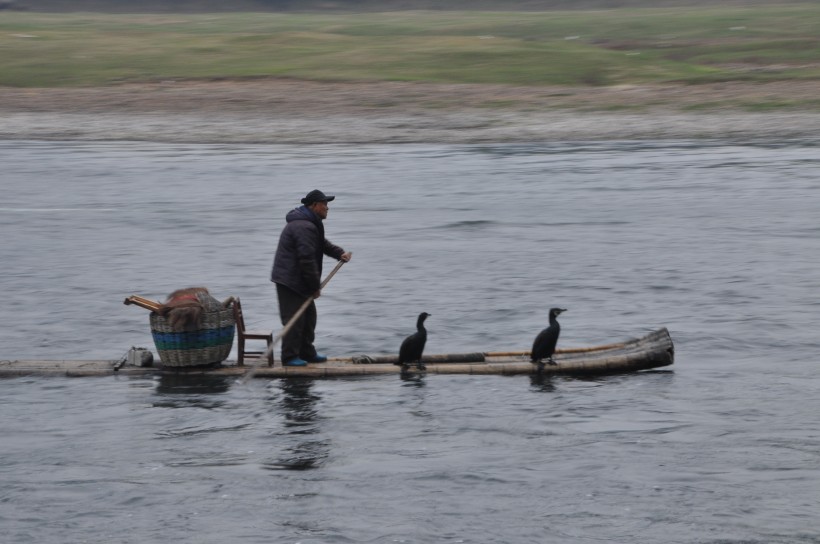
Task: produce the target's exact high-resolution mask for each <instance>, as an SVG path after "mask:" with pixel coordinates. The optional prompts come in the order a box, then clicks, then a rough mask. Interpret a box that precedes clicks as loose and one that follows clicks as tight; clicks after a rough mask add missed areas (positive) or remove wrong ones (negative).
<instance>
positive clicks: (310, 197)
mask: <svg viewBox="0 0 820 544" xmlns="http://www.w3.org/2000/svg"><path fill="white" fill-rule="evenodd" d="M334 198H336V197H335V196H334V195H326V194H324V193H323V192H322V191H320V190H319V189H314V190H312V191H311V192H309V193H308V194H307V196H306V197H305V198H303V199H302V204H304V205H305V206H310V205H311V204H313V203H314V202H330V201H331V200H333V199H334Z"/></svg>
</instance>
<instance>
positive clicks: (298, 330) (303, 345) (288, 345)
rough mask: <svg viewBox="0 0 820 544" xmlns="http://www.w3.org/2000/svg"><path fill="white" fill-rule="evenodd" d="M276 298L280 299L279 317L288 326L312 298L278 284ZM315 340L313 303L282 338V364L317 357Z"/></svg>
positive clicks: (314, 305)
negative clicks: (303, 305)
mask: <svg viewBox="0 0 820 544" xmlns="http://www.w3.org/2000/svg"><path fill="white" fill-rule="evenodd" d="M276 296H277V297H278V298H279V317H280V318H281V320H282V325H286V324H287V323H288V321H290V319H291V318H292V317H293V316H294V315H296V312H297V311H298V310H299V308H301V307H302V304H304V303H305V301H306V300H308V298H310V297H306V296H304V295H300V294H299V293H297V292H296V291H294V290H292V289H289V288H287V287H285V286H284V285H280V284H278V283H277V284H276ZM315 338H316V304H315V303H314V302H313V301H311V303H310V305H308V307H307V310H305V312H304V313H303V314H302V316H301V317H299V319H297V320H296V323H294V324H293V327H292V328H291V329H290V331H288V333H287V334H286V335H285V336H283V337H282V362H283V363H286V362H288V361H290V360H291V359H295V358H297V357H299V358H300V359H304V360H306V361H307V360H310V359H313V358H314V357H316V348H315V347H314V346H313V341H314V339H315Z"/></svg>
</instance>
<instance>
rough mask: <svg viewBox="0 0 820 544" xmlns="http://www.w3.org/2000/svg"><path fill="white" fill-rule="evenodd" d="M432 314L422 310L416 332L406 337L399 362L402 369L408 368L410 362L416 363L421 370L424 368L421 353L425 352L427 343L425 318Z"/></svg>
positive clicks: (400, 350)
mask: <svg viewBox="0 0 820 544" xmlns="http://www.w3.org/2000/svg"><path fill="white" fill-rule="evenodd" d="M429 316H430V314H428V313H427V312H421V313H420V314H419V319H418V321H416V332H415V333H414V334H411V335H410V336H408V337H407V338H405V339H404V342H402V343H401V347H400V348H399V362H398V363H396V364H397V365H401V367H402V370H406V369H407V366H408V365H409V364H410V363H415V364H416V367H417V368H418V369H419V370H424V365H423V364H422V362H421V355H422V353H424V344H426V343H427V329H425V328H424V320H425V319H427V318H428V317H429Z"/></svg>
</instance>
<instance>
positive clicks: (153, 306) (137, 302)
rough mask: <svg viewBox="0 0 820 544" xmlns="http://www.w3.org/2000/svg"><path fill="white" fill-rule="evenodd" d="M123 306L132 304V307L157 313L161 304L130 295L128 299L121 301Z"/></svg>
mask: <svg viewBox="0 0 820 544" xmlns="http://www.w3.org/2000/svg"><path fill="white" fill-rule="evenodd" d="M123 304H133V305H134V306H139V307H140V308H145V309H146V310H151V311H152V312H156V311H159V309H160V308H162V303H161V302H157V301H155V300H150V299H147V298H143V297H140V296H137V295H131V296H130V297H128V298H126V299H125V300H124V301H123Z"/></svg>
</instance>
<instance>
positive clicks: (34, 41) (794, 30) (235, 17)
mask: <svg viewBox="0 0 820 544" xmlns="http://www.w3.org/2000/svg"><path fill="white" fill-rule="evenodd" d="M252 77H288V78H302V79H311V80H337V81H338V80H370V81H373V80H382V81H429V82H451V83H501V84H515V85H615V84H629V83H663V82H684V83H690V84H697V83H703V82H714V81H737V80H743V81H771V80H794V79H803V80H806V79H820V4H819V3H816V2H814V3H803V4H794V5H785V6H784V5H778V6H769V7H698V8H663V9H616V10H604V11H552V12H430V11H419V12H391V13H365V14H332V15H329V14H318V13H317V14H292V13H289V14H282V13H233V14H224V13H221V14H162V15H146V14H129V15H125V14H88V13H86V14H44V13H30V12H3V13H2V16H1V17H0V85H5V86H17V87H57V86H93V85H104V84H112V83H121V82H137V81H157V80H166V79H191V78H208V79H211V78H252Z"/></svg>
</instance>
